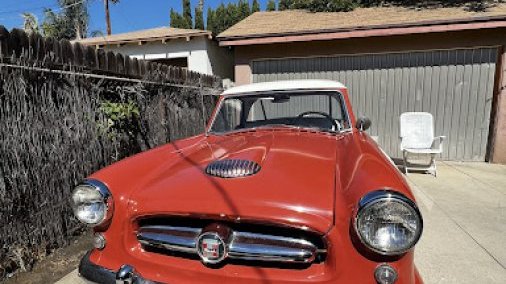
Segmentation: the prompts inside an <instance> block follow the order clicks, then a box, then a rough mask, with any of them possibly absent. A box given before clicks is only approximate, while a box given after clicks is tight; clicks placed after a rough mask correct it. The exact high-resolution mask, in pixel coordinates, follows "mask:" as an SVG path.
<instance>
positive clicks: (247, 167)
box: [206, 159, 260, 178]
mask: <svg viewBox="0 0 506 284" xmlns="http://www.w3.org/2000/svg"><path fill="white" fill-rule="evenodd" d="M259 171H260V165H259V164H257V163H256V162H253V161H249V160H239V159H226V160H218V161H214V162H212V163H210V164H209V165H207V167H206V174H208V175H211V176H216V177H221V178H236V177H245V176H251V175H254V174H256V173H258V172H259Z"/></svg>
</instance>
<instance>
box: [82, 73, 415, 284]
mask: <svg viewBox="0 0 506 284" xmlns="http://www.w3.org/2000/svg"><path fill="white" fill-rule="evenodd" d="M369 125H370V121H369V120H368V119H366V118H361V119H356V118H355V116H354V114H353V112H352V108H351V104H350V100H349V98H348V92H347V89H346V87H345V86H343V85H342V84H341V83H337V82H333V81H319V80H302V81H280V82H270V83H258V84H251V85H246V86H239V87H234V88H231V89H229V90H227V91H225V92H224V93H223V94H222V95H221V96H220V99H219V102H218V104H217V107H216V110H215V111H214V114H213V115H212V118H211V120H210V123H209V124H208V126H207V129H206V131H205V133H203V134H201V135H197V136H194V137H190V138H187V139H183V140H179V141H175V142H172V143H169V144H166V145H164V146H161V147H158V148H156V149H153V150H150V151H147V152H144V153H141V154H138V155H136V156H133V157H130V158H127V159H125V160H123V161H120V162H118V163H116V164H114V165H112V166H109V167H107V168H105V169H103V170H101V171H99V172H97V173H95V174H93V175H92V176H90V177H89V178H88V179H86V180H85V181H84V182H83V183H82V184H80V185H78V186H77V187H76V188H75V189H74V191H73V193H72V206H73V210H74V213H75V215H76V217H77V218H78V219H79V220H80V221H81V222H83V223H86V224H88V225H90V226H92V227H93V230H94V232H95V235H94V249H93V250H91V251H90V252H88V253H87V254H86V255H85V256H84V257H83V259H82V260H81V263H80V266H79V273H80V275H81V276H82V277H84V278H86V279H87V280H89V281H92V282H97V283H241V284H246V283H272V284H274V283H306V282H307V283H422V279H421V277H420V275H419V273H418V271H417V269H416V267H415V265H414V259H413V256H414V246H415V244H416V243H417V242H418V240H419V238H420V236H421V233H422V226H423V224H422V217H421V215H420V212H419V210H418V208H417V205H416V203H415V199H414V196H413V193H412V192H411V190H410V188H409V186H408V184H407V183H406V181H405V179H404V177H403V176H402V174H400V172H399V171H398V170H397V168H396V167H395V165H394V164H393V163H392V161H391V160H390V159H389V158H388V157H387V156H386V155H385V154H384V152H383V151H382V150H381V149H380V148H379V147H378V145H377V144H376V143H375V141H374V140H372V139H371V138H370V137H369V136H368V134H367V133H365V132H364V130H366V129H367V128H368V127H369Z"/></svg>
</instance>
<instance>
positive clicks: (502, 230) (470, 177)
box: [408, 162, 506, 283]
mask: <svg viewBox="0 0 506 284" xmlns="http://www.w3.org/2000/svg"><path fill="white" fill-rule="evenodd" d="M408 180H409V182H410V184H411V185H412V189H413V191H414V193H415V195H416V197H417V201H418V203H419V205H420V207H421V211H422V214H423V217H424V222H425V227H424V233H423V236H422V239H421V240H420V243H419V244H418V246H417V249H416V255H415V258H416V264H417V267H418V269H419V271H420V273H421V275H422V276H423V279H424V280H425V282H426V283H506V268H505V267H506V166H501V165H492V164H486V163H458V162H443V163H439V164H438V177H437V178H434V177H431V176H430V175H423V174H416V173H413V174H408Z"/></svg>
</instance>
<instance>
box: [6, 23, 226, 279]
mask: <svg viewBox="0 0 506 284" xmlns="http://www.w3.org/2000/svg"><path fill="white" fill-rule="evenodd" d="M220 88H221V87H220V80H219V78H217V77H214V76H207V75H202V74H198V73H195V72H190V71H188V70H186V69H183V68H177V67H173V66H166V65H162V64H157V63H152V62H149V61H142V60H137V59H131V58H129V57H127V56H126V57H125V56H123V55H121V54H115V53H112V52H103V51H102V50H96V49H94V48H91V47H84V46H82V45H81V44H79V43H70V42H69V41H66V40H60V41H57V40H54V39H51V38H43V37H41V36H40V35H37V34H30V35H27V34H26V33H24V32H23V31H22V30H18V29H13V30H12V31H10V32H9V31H7V30H6V29H5V28H4V27H2V26H0V279H2V278H3V277H5V276H7V275H9V274H11V273H13V272H14V271H17V270H29V269H30V268H31V266H32V265H33V263H34V262H35V261H36V260H37V259H39V258H40V257H41V256H44V255H46V254H47V253H49V252H51V251H52V250H53V249H55V248H58V247H62V246H64V245H65V244H67V243H68V242H69V240H70V239H71V238H72V237H73V236H75V235H77V234H79V233H80V232H82V231H83V226H81V225H80V224H79V223H78V222H77V220H76V219H75V218H74V217H73V216H72V214H71V208H70V206H69V201H68V200H69V196H70V192H71V190H72V188H73V187H74V186H75V185H76V184H77V183H78V182H79V181H81V180H82V179H83V178H84V177H86V176H87V175H89V174H90V173H92V172H94V171H96V170H98V169H100V168H102V167H104V166H107V165H109V164H111V163H113V162H114V161H117V160H119V159H122V158H124V157H127V156H129V155H132V154H135V153H138V152H140V151H144V150H147V149H150V148H153V147H156V146H158V145H161V144H164V143H167V142H169V141H172V140H174V139H179V138H183V137H187V136H191V135H195V134H197V133H199V132H202V131H203V129H204V125H205V122H206V121H207V119H208V117H209V115H210V113H211V109H212V108H213V106H214V103H215V96H213V95H214V94H216V93H217V92H219V90H220Z"/></svg>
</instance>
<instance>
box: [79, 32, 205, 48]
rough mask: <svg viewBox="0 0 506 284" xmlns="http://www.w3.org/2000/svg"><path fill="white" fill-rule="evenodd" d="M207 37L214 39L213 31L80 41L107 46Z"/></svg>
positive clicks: (84, 43) (85, 43) (86, 43)
mask: <svg viewBox="0 0 506 284" xmlns="http://www.w3.org/2000/svg"><path fill="white" fill-rule="evenodd" d="M201 36H204V37H207V38H208V39H213V36H212V33H211V32H203V33H193V34H181V35H176V36H161V37H151V38H135V39H128V40H102V41H87V40H86V39H85V40H81V41H78V42H79V43H81V44H83V45H99V46H105V45H123V44H132V43H134V44H135V43H139V42H144V43H146V42H156V41H169V40H174V39H187V41H189V39H191V38H195V37H201Z"/></svg>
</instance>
